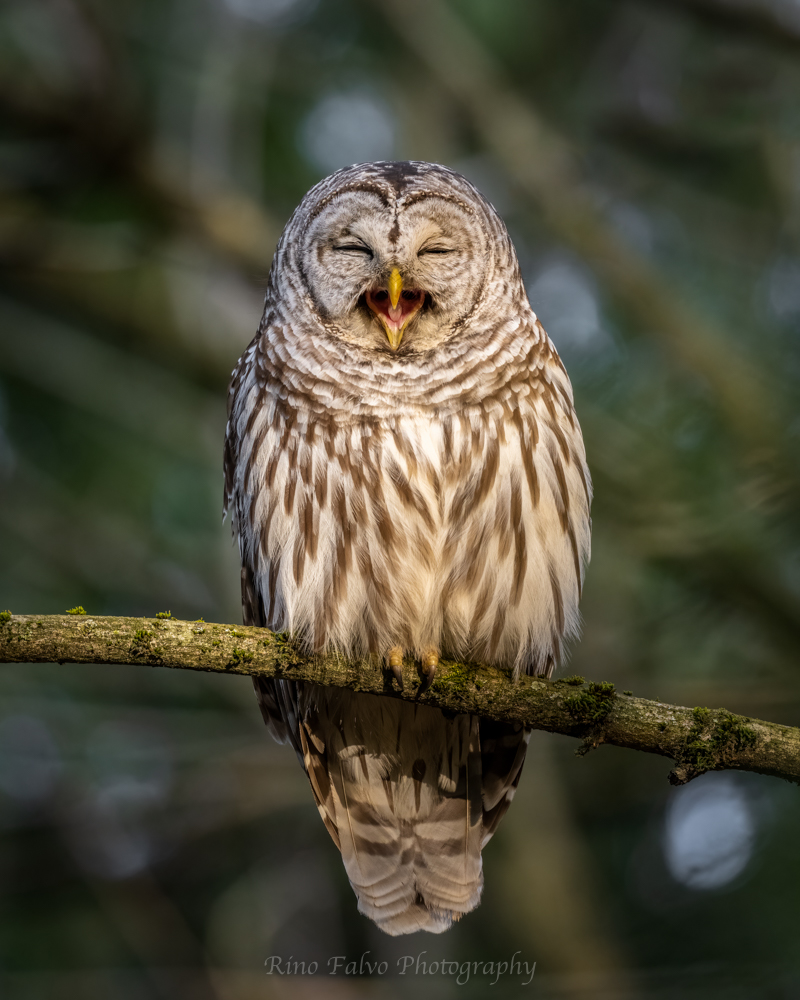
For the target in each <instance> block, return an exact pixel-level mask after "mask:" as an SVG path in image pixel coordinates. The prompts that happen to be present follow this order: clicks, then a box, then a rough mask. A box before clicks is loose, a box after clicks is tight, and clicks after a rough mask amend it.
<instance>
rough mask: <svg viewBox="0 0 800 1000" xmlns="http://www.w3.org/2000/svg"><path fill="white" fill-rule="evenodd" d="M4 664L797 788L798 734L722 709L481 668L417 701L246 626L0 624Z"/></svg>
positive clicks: (112, 621)
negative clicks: (458, 717) (342, 694)
mask: <svg viewBox="0 0 800 1000" xmlns="http://www.w3.org/2000/svg"><path fill="white" fill-rule="evenodd" d="M0 662H2V663H108V664H115V663H135V664H142V665H144V666H151V667H177V668H180V669H185V670H207V671H212V672H215V673H227V674H254V675H260V676H263V677H282V678H286V679H288V680H297V681H301V680H302V681H313V682H314V683H316V684H329V685H333V686H335V687H347V688H351V689H352V690H354V691H365V692H369V693H371V694H376V695H384V696H388V697H392V698H405V699H406V700H419V701H420V702H421V703H423V704H426V705H433V706H436V707H438V708H441V709H443V710H444V711H447V712H453V713H459V712H469V713H473V714H476V715H482V716H485V717H488V718H491V719H497V720H500V721H505V722H521V723H523V724H524V725H526V726H530V727H531V728H533V729H544V730H547V731H548V732H552V733H563V734H565V735H567V736H576V737H578V738H580V739H582V740H583V743H582V745H581V747H580V748H579V751H578V752H579V753H586V752H588V751H589V750H591V749H593V748H594V747H597V746H599V745H600V744H601V743H610V744H612V745H614V746H619V747H629V748H631V749H633V750H641V751H644V752H645V753H655V754H660V755H661V756H663V757H670V758H672V760H674V761H675V767H674V769H673V770H672V772H671V773H670V776H669V778H670V781H671V782H672V783H673V784H676V785H679V784H684V783H685V782H687V781H690V780H691V779H692V778H695V777H697V775H699V774H703V773H704V772H705V771H718V770H723V769H725V768H735V769H737V770H740V771H756V772H758V773H759V774H770V775H775V776H776V777H779V778H786V779H787V780H788V781H793V782H796V783H798V784H800V729H796V728H793V727H791V726H780V725H777V724H776V723H773V722H762V721H760V720H758V719H748V718H743V717H741V716H737V715H733V714H732V713H731V712H728V711H726V710H725V709H715V710H712V709H708V708H683V707H681V706H678V705H665V704H663V703H662V702H657V701H647V700H646V699H644V698H634V697H633V696H632V695H628V694H620V693H619V692H617V691H616V690H615V689H614V685H613V684H610V683H608V682H604V683H597V682H594V681H592V682H589V683H587V682H586V681H584V679H583V678H582V677H567V678H565V679H563V680H558V681H546V680H542V679H541V678H535V677H521V678H520V679H519V680H518V681H513V680H512V679H511V677H510V675H509V674H508V673H507V672H505V671H503V670H500V669H498V668H496V667H489V666H484V665H483V664H466V663H455V662H452V661H448V660H445V661H442V663H441V664H440V665H439V669H438V671H437V673H436V679H435V681H434V683H433V685H432V686H431V687H430V688H429V689H428V690H427V691H426V692H425V693H424V694H420V693H419V685H420V680H419V675H418V673H417V669H416V666H415V664H414V663H413V662H411V661H407V662H406V663H405V664H404V665H403V689H402V690H400V687H399V685H398V683H397V682H396V680H395V679H394V677H393V675H392V674H391V673H390V672H388V671H386V670H384V668H383V666H382V664H381V663H379V662H378V660H377V658H375V659H373V660H372V661H361V662H353V661H348V660H346V659H344V658H343V657H341V656H339V655H337V654H335V653H327V654H322V655H311V656H309V655H306V654H304V653H303V652H301V651H300V650H299V649H298V647H297V646H296V645H295V644H294V643H293V641H292V639H291V638H290V637H289V636H286V635H283V634H280V633H274V632H270V631H268V630H267V629H261V628H252V627H246V626H243V625H215V624H212V623H210V622H208V623H207V622H204V621H196V622H185V621H179V620H177V619H175V618H172V617H171V616H169V614H168V613H167V612H162V613H161V614H159V615H157V616H156V617H155V618H105V617H96V616H90V615H87V614H86V613H85V611H84V610H83V608H80V607H78V608H73V609H71V611H70V613H69V614H65V615H12V614H10V612H7V611H4V612H2V613H0Z"/></svg>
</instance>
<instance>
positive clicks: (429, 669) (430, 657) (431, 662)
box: [417, 649, 439, 694]
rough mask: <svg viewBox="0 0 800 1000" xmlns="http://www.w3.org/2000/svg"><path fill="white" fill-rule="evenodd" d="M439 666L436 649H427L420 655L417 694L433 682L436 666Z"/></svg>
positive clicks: (422, 692)
mask: <svg viewBox="0 0 800 1000" xmlns="http://www.w3.org/2000/svg"><path fill="white" fill-rule="evenodd" d="M438 666H439V652H438V650H436V649H428V650H427V651H426V652H425V655H424V656H423V657H422V665H421V669H420V685H419V691H418V692H417V694H424V693H425V692H426V691H427V690H428V688H429V687H430V686H431V684H433V678H434V677H435V676H436V668H437V667H438Z"/></svg>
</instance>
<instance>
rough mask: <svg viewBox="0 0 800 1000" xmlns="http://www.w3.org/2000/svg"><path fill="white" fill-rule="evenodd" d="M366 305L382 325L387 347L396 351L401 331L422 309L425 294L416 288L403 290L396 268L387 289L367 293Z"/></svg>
mask: <svg viewBox="0 0 800 1000" xmlns="http://www.w3.org/2000/svg"><path fill="white" fill-rule="evenodd" d="M366 299H367V305H368V306H369V307H370V309H371V310H372V311H373V312H374V313H375V315H376V316H377V317H378V319H379V320H380V321H381V323H382V324H383V328H384V330H385V331H386V336H387V337H388V339H389V346H390V347H391V348H392V350H393V351H396V350H397V348H398V347H399V346H400V341H401V340H402V339H403V331H404V330H405V328H406V327H407V326H408V324H409V323H410V322H411V320H412V319H413V318H414V317H415V316H416V314H417V313H418V312H419V310H420V309H421V308H422V303H423V302H424V301H425V293H424V292H423V291H422V290H421V289H418V288H403V277H402V275H401V274H400V272H399V271H398V269H397V268H394V270H393V271H392V273H391V275H390V276H389V283H388V288H373V289H370V290H369V291H368V292H367V295H366Z"/></svg>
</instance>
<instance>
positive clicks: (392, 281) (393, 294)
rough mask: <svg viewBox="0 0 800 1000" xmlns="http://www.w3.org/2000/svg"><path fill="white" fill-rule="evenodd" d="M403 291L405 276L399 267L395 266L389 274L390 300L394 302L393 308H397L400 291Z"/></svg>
mask: <svg viewBox="0 0 800 1000" xmlns="http://www.w3.org/2000/svg"><path fill="white" fill-rule="evenodd" d="M402 291H403V277H402V275H401V274H400V272H399V271H398V270H397V268H395V269H394V270H393V271H392V273H391V274H390V275H389V301H390V302H391V303H392V309H396V308H397V303H398V302H399V301H400V293H401V292H402Z"/></svg>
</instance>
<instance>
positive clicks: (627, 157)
mask: <svg viewBox="0 0 800 1000" xmlns="http://www.w3.org/2000/svg"><path fill="white" fill-rule="evenodd" d="M391 158H398V159H401V158H402V159H408V158H417V159H427V160H434V161H438V162H442V163H446V164H448V165H450V166H452V167H454V168H456V169H458V170H460V171H462V172H463V173H465V174H466V175H467V176H468V177H470V178H471V179H472V180H473V181H474V182H475V183H476V184H477V185H478V186H479V187H480V188H481V189H482V190H483V191H484V192H485V193H486V194H487V196H488V197H489V198H490V199H491V200H492V201H493V202H494V203H495V205H496V206H497V208H498V210H499V211H500V212H501V214H503V216H504V217H505V219H506V220H507V223H508V226H509V229H510V231H511V233H512V236H513V238H514V240H515V243H516V246H517V250H518V252H519V256H520V260H521V264H522V268H523V273H524V275H525V276H526V280H527V284H528V289H529V293H530V297H531V301H532V304H533V307H534V309H535V310H536V311H537V313H538V314H539V315H540V317H541V318H542V320H543V322H544V325H545V327H546V328H547V329H548V331H549V332H550V334H551V335H552V337H553V339H554V341H555V343H556V345H557V347H558V349H559V351H560V352H561V353H562V356H563V357H564V359H565V361H566V363H567V366H568V368H569V371H570V374H571V376H572V380H573V384H574V387H575V393H576V397H577V405H578V412H579V414H580V417H581V421H582V424H583V427H584V432H585V436H586V441H587V448H588V454H589V462H590V465H591V468H592V471H593V475H594V479H595V486H596V501H595V506H594V556H593V560H592V564H591V567H590V570H589V574H588V580H587V584H586V592H585V600H584V604H583V610H584V616H585V629H584V637H583V641H582V642H581V643H580V644H579V645H578V646H577V647H576V648H575V649H574V650H573V653H572V660H571V664H570V668H569V669H570V671H572V672H580V673H583V674H585V675H586V676H587V677H591V678H594V679H598V680H600V679H608V680H613V681H614V682H615V683H616V685H617V687H618V688H620V689H625V688H630V689H634V690H635V692H636V693H637V694H641V695H645V696H649V697H658V698H660V699H661V700H664V701H673V702H677V703H681V704H689V705H714V706H717V705H721V704H722V705H725V706H726V707H728V708H730V709H732V710H734V711H737V712H742V713H745V714H749V715H757V716H762V717H764V718H769V719H772V720H775V721H779V722H784V723H787V724H794V725H797V724H798V721H800V672H798V648H799V647H800V559H799V558H798V556H799V553H800V548H799V544H798V543H799V542H800V514H798V510H799V509H800V505H799V504H798V500H799V499H800V469H799V467H798V438H799V437H800V418H799V417H798V390H797V385H798V375H800V7H798V5H797V2H796V0H683V2H678V0H672V2H668V0H636V2H635V0H580V2H578V0H573V2H572V3H563V2H558V0H535V2H531V0H449V5H447V4H445V3H444V0H425V2H422V0H405V2H404V3H400V2H399V0H374V2H369V0H318V2H315V0H192V2H189V0H159V2H155V0H116V2H115V3H114V4H104V3H101V2H100V0H6V2H5V3H4V4H3V5H2V7H0V491H1V493H0V495H1V496H2V502H1V503H0V552H1V553H2V559H0V607H9V608H11V609H12V610H13V611H15V612H61V611H63V610H64V609H66V608H67V607H71V606H73V605H76V604H79V603H80V604H83V605H84V606H85V607H86V608H87V609H88V610H89V612H90V613H95V614H116V613H120V614H143V615H145V614H146V615H152V614H154V613H155V612H156V611H160V610H165V609H168V608H169V609H171V610H172V612H173V614H175V615H178V616H181V617H185V618H192V619H193V618H198V617H201V616H202V617H204V618H205V619H206V620H214V621H222V622H237V621H239V620H240V607H239V594H238V591H239V584H238V569H237V556H236V552H235V549H234V548H233V546H232V544H231V540H230V533H229V530H228V527H227V526H224V527H223V526H221V525H220V506H221V485H222V484H221V445H222V437H223V431H224V420H225V390H226V385H227V379H228V377H229V373H230V371H231V369H232V367H233V365H234V364H235V362H236V359H237V358H238V356H239V354H240V353H241V351H242V349H243V348H244V346H245V345H246V344H247V343H248V342H249V340H250V339H251V337H252V335H253V334H254V332H255V329H256V327H257V324H258V320H259V316H260V309H261V299H262V296H263V291H264V286H265V282H266V276H267V273H268V268H269V263H270V258H271V254H272V252H273V249H274V246H275V243H276V240H277V237H278V235H279V233H280V229H281V227H282V225H283V223H284V222H285V220H286V219H287V217H288V215H289V214H290V212H291V211H292V209H293V208H294V206H295V205H296V203H297V202H298V201H299V199H300V198H301V196H302V195H303V193H304V192H305V191H306V189H307V188H308V187H309V186H311V185H312V184H313V183H314V182H315V181H317V180H318V179H319V178H320V177H322V176H323V175H325V174H326V173H328V172H330V171H332V170H334V169H336V168H337V167H340V166H343V165H345V164H348V163H351V162H357V161H363V160H369V159H391ZM574 747H575V743H574V741H571V740H568V739H566V738H561V737H548V736H545V735H544V734H535V735H534V739H533V745H532V749H531V751H530V753H529V761H528V765H527V768H526V774H525V776H524V778H523V781H522V787H521V789H520V792H519V794H518V797H517V800H516V801H515V805H514V808H513V809H512V810H511V811H510V813H509V817H508V819H507V821H506V822H505V825H504V827H502V828H501V830H500V832H499V833H498V835H497V836H496V837H495V839H494V841H493V842H492V844H491V845H490V847H489V848H488V849H487V851H486V855H485V870H486V889H485V894H484V902H483V904H482V906H481V908H480V909H479V910H478V911H476V913H474V914H472V915H470V916H469V917H467V918H466V919H465V920H463V922H461V923H460V924H459V925H458V926H457V927H455V928H454V930H453V931H451V932H450V933H449V934H447V935H445V936H444V937H441V938H432V937H426V938H425V939H424V940H422V941H420V940H416V939H406V940H402V939H401V940H399V941H397V940H392V939H389V938H386V937H383V936H380V934H379V932H377V931H376V930H375V929H374V928H373V927H372V925H371V924H369V923H368V922H367V921H366V920H364V919H363V918H361V917H359V916H358V915H357V913H356V910H355V900H354V899H353V897H352V893H351V891H350V889H349V886H348V885H347V882H346V879H345V877H344V873H343V871H342V870H341V865H340V861H339V857H338V853H337V852H336V850H335V848H334V847H333V845H332V844H331V842H330V841H329V839H328V836H327V834H326V833H325V830H324V829H323V826H322V824H321V823H320V821H319V818H318V816H317V813H316V810H315V808H314V806H313V804H312V801H311V795H310V792H309V790H308V787H307V785H306V781H305V778H304V777H303V775H302V773H301V771H300V769H299V768H298V767H297V763H296V760H295V758H294V755H293V754H292V753H291V751H290V750H288V749H287V748H283V747H277V746H275V745H273V744H272V743H271V742H270V740H269V739H268V737H267V734H266V733H265V731H264V729H263V725H262V723H261V719H260V716H259V713H258V710H257V707H256V703H255V700H254V698H253V697H252V693H251V690H250V685H249V683H248V681H247V680H246V679H236V678H218V677H211V676H208V677H206V676H192V675H190V674H186V675H184V674H181V673H179V672H173V674H170V673H169V671H145V670H142V669H141V668H140V667H130V668H113V669H112V668H104V667H77V666H65V667H56V666H48V665H41V666H25V667H19V668H17V667H9V666H6V667H3V669H2V671H1V672H0V988H2V994H3V996H8V997H14V998H17V997H19V998H23V997H24V998H29V997H30V998H37V1000H38V998H40V997H45V996H47V997H62V996H63V997H69V998H70V1000H73V998H84V997H85V998H95V997H97V998H106V997H109V996H114V997H123V998H128V997H130V998H149V997H158V998H161V997H164V998H166V997H178V996H181V997H183V996H185V997H192V998H206V997H209V998H218V1000H249V998H251V997H253V998H254V997H259V998H260V997H271V996H277V997H283V996H287V995H302V996H315V995H316V994H317V993H318V992H320V991H321V990H322V989H323V988H324V989H325V991H326V995H328V994H329V995H331V996H334V997H336V996H341V997H350V996H373V995H374V996H376V997H377V996H380V997H384V996H385V997H390V996H405V995H407V994H408V993H411V992H413V991H417V992H419V993H420V994H422V995H431V996H436V997H440V996H441V997H444V996H450V995H452V994H454V993H458V991H461V992H460V993H458V995H462V994H464V995H467V994H470V995H478V994H480V993H482V991H483V990H484V989H485V986H486V985H487V980H480V979H478V980H473V981H471V982H470V983H469V984H467V985H465V986H456V985H455V982H454V980H453V978H452V977H442V976H433V977H431V976H417V977H415V978H412V977H411V976H410V975H407V976H406V977H405V978H399V977H396V976H394V977H393V976H392V975H391V974H390V975H387V976H385V977H381V978H372V979H368V978H361V979H345V978H344V977H342V976H338V977H336V978H330V977H327V978H326V979H325V980H322V979H320V978H314V979H310V978H306V979H294V980H286V979H283V980H281V979H278V977H276V976H272V977H270V978H267V977H266V976H265V975H264V972H263V963H264V960H265V959H266V958H267V956H269V955H272V954H279V955H281V956H283V957H284V958H288V957H289V956H294V958H295V959H299V960H302V959H305V960H307V961H311V960H314V959H316V960H317V961H319V962H320V963H321V964H322V968H323V970H325V962H326V961H327V958H328V956H331V955H336V954H347V955H349V956H351V957H358V956H359V955H361V953H362V952H365V951H368V950H369V951H370V952H371V958H372V959H376V958H377V959H379V960H382V959H385V960H387V961H389V962H390V963H391V962H393V960H394V958H395V957H396V956H398V955H402V954H414V955H416V954H417V953H419V952H420V951H422V950H427V951H428V954H429V957H431V958H448V959H453V960H459V961H464V960H481V961H492V960H495V961H496V960H502V959H505V958H508V957H509V956H510V955H511V953H512V952H514V951H515V950H521V951H522V956H523V958H524V959H525V960H527V961H536V962H537V963H538V964H537V971H536V977H535V979H534V983H533V984H532V985H531V986H530V987H529V989H530V990H531V991H533V990H536V991H537V995H538V996H541V997H579V996H580V997H583V996H586V997H638V996H646V997H658V998H662V997H664V998H666V997H672V996H673V995H674V996H677V995H678V994H679V993H680V994H681V995H682V996H690V997H693V996H697V997H701V996H702V997H717V996H719V997H723V996H724V997H755V996H759V997H761V996H763V997H770V998H776V1000H777V998H790V997H792V998H793V997H798V996H800V913H799V912H798V907H797V905H796V901H797V899H798V896H800V854H798V851H797V840H798V832H800V805H798V798H797V790H796V789H795V788H793V787H790V786H789V785H786V784H782V783H781V782H779V781H777V780H772V779H766V778H759V777H757V776H753V775H733V774H712V775H706V776H704V777H703V778H701V779H699V780H698V781H697V782H695V783H693V784H692V785H689V786H687V787H686V788H684V789H680V790H677V791H676V790H672V789H670V788H669V786H668V785H667V783H666V780H665V778H666V772H667V770H668V763H667V762H666V761H662V760H660V759H655V758H649V757H646V756H643V755H637V754H635V753H631V752H628V751H620V750H615V749H612V748H603V749H601V750H600V751H599V752H596V753H593V754H590V755H589V756H588V757H587V758H584V759H581V760H577V759H575V758H574V757H573V756H572V751H573V750H574ZM517 988H518V986H517V984H515V983H514V982H513V981H510V980H509V979H508V978H506V979H503V980H501V981H500V983H499V984H498V985H497V986H495V987H494V991H495V992H496V993H498V994H499V993H502V994H503V995H512V993H513V994H516V991H517Z"/></svg>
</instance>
